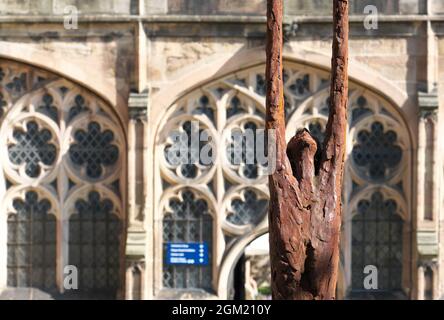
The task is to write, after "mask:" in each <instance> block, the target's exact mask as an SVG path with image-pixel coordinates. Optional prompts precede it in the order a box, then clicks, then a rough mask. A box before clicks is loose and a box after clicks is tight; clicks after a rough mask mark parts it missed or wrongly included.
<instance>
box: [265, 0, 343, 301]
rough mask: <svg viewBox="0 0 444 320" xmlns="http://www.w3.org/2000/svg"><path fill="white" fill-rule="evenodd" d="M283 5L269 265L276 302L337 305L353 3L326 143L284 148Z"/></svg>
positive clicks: (271, 24) (339, 6)
mask: <svg viewBox="0 0 444 320" xmlns="http://www.w3.org/2000/svg"><path fill="white" fill-rule="evenodd" d="M282 6H283V4H282V0H268V6H267V49H266V50H267V67H266V79H267V99H266V104H267V119H266V127H267V130H269V131H270V130H273V131H272V132H270V133H273V134H274V137H275V139H274V140H273V141H274V143H275V146H274V148H275V150H276V170H275V172H274V173H272V174H271V175H270V177H269V188H270V209H269V230H270V260H271V272H272V294H273V298H274V299H334V297H335V290H336V279H337V270H338V260H339V237H340V225H341V187H342V174H343V162H344V152H345V130H346V124H347V119H346V114H347V112H346V106H347V96H348V76H347V65H348V0H334V12H333V15H334V18H333V20H334V22H333V27H334V28H333V31H334V37H333V50H332V51H333V55H332V80H331V81H332V83H331V94H330V114H329V119H328V124H327V129H326V138H325V142H324V145H323V148H322V150H320V151H321V155H322V156H321V161H317V159H316V155H317V154H318V153H319V152H318V149H319V148H320V146H318V143H317V142H316V141H315V139H314V138H313V137H312V136H311V135H310V133H309V132H308V131H307V130H300V131H298V132H297V133H296V135H295V136H294V137H293V138H292V139H291V140H290V142H289V144H288V147H287V145H286V142H285V118H284V95H283V78H282V9H283V8H282Z"/></svg>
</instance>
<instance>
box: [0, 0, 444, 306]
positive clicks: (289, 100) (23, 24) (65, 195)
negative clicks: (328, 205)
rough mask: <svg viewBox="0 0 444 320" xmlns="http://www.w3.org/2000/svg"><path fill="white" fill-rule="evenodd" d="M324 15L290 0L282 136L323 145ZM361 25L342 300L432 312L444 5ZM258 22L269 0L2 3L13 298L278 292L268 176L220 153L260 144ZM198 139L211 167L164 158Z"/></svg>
mask: <svg viewBox="0 0 444 320" xmlns="http://www.w3.org/2000/svg"><path fill="white" fill-rule="evenodd" d="M331 6H332V5H331V1H329V0H317V1H314V0H310V1H308V0H298V1H296V0H295V1H286V2H285V25H284V34H285V43H284V51H283V58H284V79H283V80H284V94H285V117H286V122H287V140H289V139H290V138H291V137H292V136H293V135H294V133H295V132H296V130H298V129H300V128H306V129H308V130H309V131H310V132H311V133H312V135H313V136H315V137H316V138H317V139H318V140H322V139H323V134H324V131H325V124H326V122H327V118H328V111H329V106H328V96H329V69H330V59H331V36H332V24H331V22H332V17H331V11H332V8H331ZM350 11H351V12H350V14H351V16H350V62H349V68H350V70H349V74H350V92H349V107H348V109H349V111H348V129H347V152H346V165H345V173H344V186H343V194H342V199H343V222H342V239H341V257H340V276H339V281H338V288H337V295H338V298H339V299H361V298H362V299H367V298H371V299H379V298H393V299H439V298H440V297H441V296H442V295H443V294H444V224H443V221H444V211H443V208H444V207H441V205H444V189H443V187H444V180H443V177H444V176H443V171H444V163H443V161H442V158H443V155H444V150H443V149H442V146H443V141H441V139H442V136H441V134H442V130H443V129H444V122H443V118H442V116H443V114H442V110H443V108H444V105H443V103H444V80H443V79H444V4H443V3H442V1H440V0H427V1H423V0H390V1H382V0H373V1H371V0H366V1H361V0H352V1H350ZM265 13H266V1H265V0H248V1H247V0H242V1H234V0H108V1H102V0H94V1H82V0H41V1H28V0H24V1H9V0H6V1H2V2H1V3H0V141H1V142H0V148H2V151H1V152H0V153H1V154H3V156H2V157H0V199H1V200H0V216H1V217H2V218H1V219H0V297H2V298H18V297H19V298H27V297H29V295H28V293H29V292H31V291H32V290H34V289H35V290H37V291H38V292H40V294H41V297H49V298H62V299H64V298H81V299H83V298H94V299H96V298H117V299H133V300H139V299H171V298H178V299H214V298H219V299H260V298H266V297H267V296H269V281H270V280H269V272H270V271H269V261H268V252H267V240H266V237H267V224H268V221H267V209H268V208H267V206H268V198H269V195H268V186H267V181H268V178H267V175H266V174H264V172H266V168H264V167H263V166H262V164H261V163H260V162H259V161H256V160H254V161H253V162H248V163H246V161H240V162H236V161H233V157H232V154H230V150H231V149H230V146H232V144H233V141H232V140H230V139H229V138H227V132H230V131H232V130H237V131H239V132H245V131H247V130H248V129H253V130H256V131H257V130H261V129H263V128H264V117H265V86H266V80H265V36H266V18H265ZM193 123H198V127H199V130H205V131H206V132H208V134H209V136H210V137H211V139H209V140H208V141H211V142H212V144H213V145H212V146H213V149H212V152H214V154H215V155H216V158H217V159H218V161H215V162H214V163H213V164H211V165H208V164H205V163H201V162H199V161H197V162H194V163H187V164H182V163H178V162H177V161H172V159H171V158H170V157H167V156H166V155H167V154H168V152H169V150H170V148H171V146H172V144H173V142H174V141H173V140H172V137H171V134H172V132H185V133H189V132H190V130H191V128H192V125H193ZM253 141H254V140H253ZM247 143H248V142H247ZM204 147H205V145H204V144H202V145H199V148H200V149H202V148H204ZM246 157H247V155H246V154H245V153H244V154H243V155H242V157H241V158H242V159H241V160H245V158H246ZM174 243H200V244H205V255H206V257H205V259H206V261H205V263H202V264H189V265H184V264H175V263H170V261H169V259H167V256H168V255H169V250H170V245H171V244H174ZM72 266H74V267H75V269H76V272H75V274H76V280H78V286H77V288H75V289H73V288H71V287H69V286H67V285H66V277H67V275H68V274H69V272H70V267H72ZM368 266H374V267H376V270H377V287H375V288H372V289H371V290H369V289H368V288H366V286H365V282H364V280H365V277H366V269H368Z"/></svg>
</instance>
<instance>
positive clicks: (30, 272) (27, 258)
mask: <svg viewBox="0 0 444 320" xmlns="http://www.w3.org/2000/svg"><path fill="white" fill-rule="evenodd" d="M13 207H14V209H15V211H16V214H14V213H11V214H10V215H9V216H8V262H7V269H8V286H10V287H35V288H39V289H41V290H44V291H47V292H55V290H56V275H55V268H56V259H55V255H56V232H55V225H56V220H55V217H54V215H52V214H50V213H49V210H50V209H51V204H50V202H49V201H48V200H47V199H39V197H38V195H37V193H36V192H34V191H28V192H26V194H25V199H24V200H22V199H15V200H14V201H13Z"/></svg>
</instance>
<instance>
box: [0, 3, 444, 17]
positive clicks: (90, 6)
mask: <svg viewBox="0 0 444 320" xmlns="http://www.w3.org/2000/svg"><path fill="white" fill-rule="evenodd" d="M331 3H332V2H331V0H286V1H285V8H286V14H288V15H329V14H330V12H331V6H332V5H331ZM367 5H375V6H376V7H377V8H378V10H379V13H381V14H420V13H424V12H425V10H426V8H425V1H423V0H354V1H352V2H351V8H350V12H352V13H353V14H363V11H364V7H365V6H367ZM67 6H75V7H76V8H77V9H78V10H79V12H80V13H82V14H98V13H100V14H109V15H131V14H138V13H139V12H140V11H141V10H144V11H145V12H144V14H172V15H226V14H230V15H260V16H263V15H265V11H266V0H242V1H238V0H94V1H91V0H40V1H35V0H3V1H2V2H0V14H19V15H52V14H62V13H63V10H64V8H65V7H67ZM141 8H142V9H141ZM432 10H433V12H435V13H437V14H443V13H444V5H443V3H442V1H440V0H433V1H432Z"/></svg>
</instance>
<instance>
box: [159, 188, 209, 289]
mask: <svg viewBox="0 0 444 320" xmlns="http://www.w3.org/2000/svg"><path fill="white" fill-rule="evenodd" d="M181 195H182V199H183V200H182V201H180V200H178V199H172V200H170V202H169V207H170V209H171V212H166V213H165V216H164V218H163V241H164V245H163V254H164V257H166V250H167V243H168V242H199V243H203V242H206V243H207V245H208V252H209V263H208V265H206V266H188V265H167V264H166V263H164V264H163V286H164V287H165V288H201V289H206V290H209V291H211V287H212V286H211V282H212V273H211V270H212V267H211V266H212V263H211V261H212V242H213V223H212V221H213V220H212V217H211V215H210V213H209V212H208V204H207V202H206V201H205V200H203V199H196V197H195V196H194V194H193V193H192V192H191V191H189V190H184V191H182V193H181Z"/></svg>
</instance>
